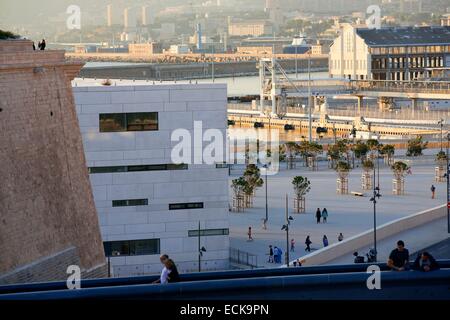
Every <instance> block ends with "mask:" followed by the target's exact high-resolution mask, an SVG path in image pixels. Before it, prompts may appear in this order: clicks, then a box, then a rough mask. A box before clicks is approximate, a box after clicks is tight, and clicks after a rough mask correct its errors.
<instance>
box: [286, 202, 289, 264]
mask: <svg viewBox="0 0 450 320" xmlns="http://www.w3.org/2000/svg"><path fill="white" fill-rule="evenodd" d="M286 265H287V266H288V267H289V216H288V195H287V194H286Z"/></svg>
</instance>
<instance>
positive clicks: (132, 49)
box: [128, 42, 162, 56]
mask: <svg viewBox="0 0 450 320" xmlns="http://www.w3.org/2000/svg"><path fill="white" fill-rule="evenodd" d="M128 53H129V54H130V55H135V56H146V55H151V54H158V53H162V46H161V44H160V43H158V42H150V43H130V44H129V45H128Z"/></svg>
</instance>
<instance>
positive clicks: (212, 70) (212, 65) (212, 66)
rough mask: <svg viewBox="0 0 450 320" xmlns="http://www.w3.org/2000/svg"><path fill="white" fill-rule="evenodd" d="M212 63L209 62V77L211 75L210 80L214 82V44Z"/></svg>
mask: <svg viewBox="0 0 450 320" xmlns="http://www.w3.org/2000/svg"><path fill="white" fill-rule="evenodd" d="M211 51H212V64H211V77H212V82H213V83H214V44H213V46H212V49H211Z"/></svg>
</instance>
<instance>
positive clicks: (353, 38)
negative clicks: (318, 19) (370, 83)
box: [329, 23, 450, 80]
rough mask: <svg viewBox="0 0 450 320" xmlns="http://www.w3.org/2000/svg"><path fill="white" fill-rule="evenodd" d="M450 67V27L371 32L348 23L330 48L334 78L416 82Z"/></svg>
mask: <svg viewBox="0 0 450 320" xmlns="http://www.w3.org/2000/svg"><path fill="white" fill-rule="evenodd" d="M449 66H450V27H437V26H432V27H383V28H380V29H369V28H366V27H362V26H353V25H350V24H348V23H344V24H342V26H341V30H340V35H339V36H338V37H337V38H336V39H335V40H334V42H333V44H332V45H331V47H330V54H329V70H330V77H332V78H346V79H353V80H367V79H370V80H416V79H420V78H427V77H430V76H431V75H432V73H433V70H438V69H442V68H448V67H449Z"/></svg>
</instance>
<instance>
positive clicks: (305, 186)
mask: <svg viewBox="0 0 450 320" xmlns="http://www.w3.org/2000/svg"><path fill="white" fill-rule="evenodd" d="M292 185H293V187H294V193H295V197H294V212H295V213H303V212H305V210H306V205H305V203H306V200H305V195H306V194H307V193H308V192H309V190H311V187H310V185H311V182H310V181H309V180H308V178H306V177H302V176H296V177H294V179H292Z"/></svg>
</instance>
